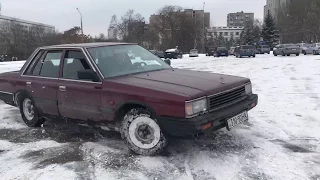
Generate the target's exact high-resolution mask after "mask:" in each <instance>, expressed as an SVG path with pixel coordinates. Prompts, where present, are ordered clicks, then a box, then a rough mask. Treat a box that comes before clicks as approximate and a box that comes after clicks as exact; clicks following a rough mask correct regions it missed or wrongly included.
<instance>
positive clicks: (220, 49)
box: [218, 47, 228, 51]
mask: <svg viewBox="0 0 320 180" xmlns="http://www.w3.org/2000/svg"><path fill="white" fill-rule="evenodd" d="M218 50H219V51H222V50H228V49H227V48H225V47H218Z"/></svg>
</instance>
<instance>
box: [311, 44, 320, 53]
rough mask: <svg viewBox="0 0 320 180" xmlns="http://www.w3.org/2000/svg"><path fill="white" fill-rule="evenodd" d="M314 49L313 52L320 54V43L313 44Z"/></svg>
mask: <svg viewBox="0 0 320 180" xmlns="http://www.w3.org/2000/svg"><path fill="white" fill-rule="evenodd" d="M312 49H313V52H312V54H313V55H320V43H315V44H313V46H312Z"/></svg>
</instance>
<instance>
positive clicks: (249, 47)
mask: <svg viewBox="0 0 320 180" xmlns="http://www.w3.org/2000/svg"><path fill="white" fill-rule="evenodd" d="M241 48H242V49H253V46H241Z"/></svg>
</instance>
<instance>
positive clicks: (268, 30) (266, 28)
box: [262, 12, 279, 47]
mask: <svg viewBox="0 0 320 180" xmlns="http://www.w3.org/2000/svg"><path fill="white" fill-rule="evenodd" d="M262 37H263V40H264V41H265V42H266V44H268V45H269V46H270V47H273V46H274V45H275V44H277V43H278V42H279V34H278V30H277V29H276V24H275V22H274V18H273V17H272V15H271V14H270V12H268V14H267V16H266V18H265V19H264V24H263V28H262Z"/></svg>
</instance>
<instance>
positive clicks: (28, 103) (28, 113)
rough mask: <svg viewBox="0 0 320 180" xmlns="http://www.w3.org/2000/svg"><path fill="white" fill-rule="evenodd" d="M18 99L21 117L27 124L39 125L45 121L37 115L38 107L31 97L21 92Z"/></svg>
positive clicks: (30, 125) (31, 125)
mask: <svg viewBox="0 0 320 180" xmlns="http://www.w3.org/2000/svg"><path fill="white" fill-rule="evenodd" d="M18 101H19V103H18V106H19V109H20V113H21V117H22V119H23V121H24V122H25V123H26V125H27V126H29V127H40V126H41V125H42V124H43V123H44V122H45V119H44V118H41V117H40V116H39V111H38V108H37V107H36V105H35V103H34V100H33V98H32V97H30V96H28V95H26V94H21V95H20V96H19V99H18Z"/></svg>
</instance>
